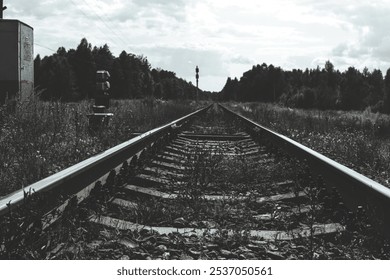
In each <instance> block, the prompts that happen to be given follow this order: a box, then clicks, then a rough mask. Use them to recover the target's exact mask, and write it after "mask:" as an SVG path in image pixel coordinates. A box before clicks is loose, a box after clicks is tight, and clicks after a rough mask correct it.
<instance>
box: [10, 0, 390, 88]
mask: <svg viewBox="0 0 390 280" xmlns="http://www.w3.org/2000/svg"><path fill="white" fill-rule="evenodd" d="M4 5H6V6H8V9H7V10H6V11H5V12H4V18H6V19H18V20H20V21H23V22H25V23H27V24H29V25H31V26H32V27H34V36H35V47H34V48H35V50H34V52H35V55H37V54H40V55H41V56H45V55H49V54H52V53H53V51H56V50H57V49H58V47H60V46H64V47H65V48H66V49H69V48H76V47H77V45H78V44H79V42H80V40H81V38H83V37H85V38H87V39H88V41H89V42H90V43H91V44H92V45H98V46H101V45H103V44H104V43H107V44H108V45H109V46H110V49H111V51H112V52H113V53H114V55H116V56H118V55H119V53H120V52H121V51H122V50H125V51H126V52H130V53H134V54H143V55H144V56H146V57H147V58H148V60H149V62H150V63H151V64H152V67H154V68H157V67H160V68H163V69H166V70H170V71H174V72H176V74H177V76H179V77H181V78H184V79H186V80H187V81H192V82H193V83H195V66H196V65H199V68H200V79H199V86H200V87H201V88H202V89H204V90H211V91H213V90H215V91H219V90H221V89H222V87H223V85H224V84H225V82H226V79H227V77H228V76H230V77H232V78H234V77H237V78H240V77H241V75H242V73H243V72H244V71H247V70H249V69H250V68H251V67H252V65H255V64H261V63H263V62H265V63H267V64H273V65H275V66H281V67H282V68H283V69H293V68H300V69H305V68H315V67H317V65H319V66H320V67H323V65H324V63H325V61H326V60H330V61H331V62H332V63H333V64H334V66H335V68H336V69H340V70H342V71H343V70H345V69H346V68H348V67H349V66H354V67H356V68H358V69H360V70H362V69H363V68H364V66H367V67H368V68H369V69H370V70H372V69H373V68H377V69H378V68H379V69H381V70H382V72H383V74H384V75H385V73H386V70H387V69H388V68H389V67H390V1H388V0H383V1H379V0H372V1H369V0H364V1H360V0H266V1H263V0H239V1H236V0H235V1H230V0H213V1H211V0H170V1H169V0H166V1H165V0H110V1H101V0H67V1H66V0H38V1H32V0H4Z"/></svg>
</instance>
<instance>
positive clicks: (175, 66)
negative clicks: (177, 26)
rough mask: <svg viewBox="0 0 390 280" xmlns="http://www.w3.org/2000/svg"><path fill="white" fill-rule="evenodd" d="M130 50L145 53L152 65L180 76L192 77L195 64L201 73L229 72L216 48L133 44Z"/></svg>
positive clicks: (210, 74)
mask: <svg viewBox="0 0 390 280" xmlns="http://www.w3.org/2000/svg"><path fill="white" fill-rule="evenodd" d="M132 50H134V51H136V52H137V53H143V54H144V55H146V56H147V57H148V60H149V61H150V62H151V64H152V66H153V67H161V68H163V69H167V70H171V71H174V72H176V73H177V74H178V75H179V76H182V77H192V76H193V75H194V73H195V66H196V65H198V66H199V68H200V72H201V74H202V75H206V76H227V75H228V74H229V73H228V71H227V70H226V67H225V66H224V64H225V62H224V60H223V55H222V53H220V52H219V51H217V50H202V49H191V48H174V47H166V46H163V47H159V46H153V47H139V46H133V47H132Z"/></svg>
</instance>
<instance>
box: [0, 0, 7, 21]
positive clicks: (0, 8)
mask: <svg viewBox="0 0 390 280" xmlns="http://www.w3.org/2000/svg"><path fill="white" fill-rule="evenodd" d="M5 9H7V6H3V0H0V19H2V18H3V11H4V10H5Z"/></svg>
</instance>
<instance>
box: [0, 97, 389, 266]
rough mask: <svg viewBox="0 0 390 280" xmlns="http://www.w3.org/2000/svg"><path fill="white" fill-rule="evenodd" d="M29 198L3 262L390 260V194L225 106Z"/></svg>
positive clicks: (10, 202) (23, 198) (7, 209)
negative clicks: (389, 251)
mask: <svg viewBox="0 0 390 280" xmlns="http://www.w3.org/2000/svg"><path fill="white" fill-rule="evenodd" d="M286 152H287V153H286ZM309 169H310V170H309ZM317 174H321V176H317ZM26 191H27V193H26V192H25V193H23V192H16V193H14V194H11V195H10V196H8V197H6V198H3V199H2V200H1V201H0V214H2V217H3V220H2V225H3V227H2V228H3V231H2V235H3V238H2V245H1V256H2V257H3V258H38V259H63V258H71V259H83V258H86V259H95V258H99V259H311V258H320V259H344V258H347V259H350V258H352V259H353V258H378V257H379V258H387V257H388V256H389V255H388V249H387V248H384V247H383V246H384V245H385V244H387V241H386V239H385V238H383V236H387V234H388V226H387V224H388V218H387V216H386V215H388V213H389V212H387V210H388V207H389V206H388V201H389V197H390V195H389V191H388V189H387V188H385V187H383V186H381V185H379V184H378V183H376V182H373V181H371V180H369V179H368V178H366V177H364V176H362V175H360V174H357V173H355V172H353V171H351V170H349V169H347V168H346V167H343V166H340V165H338V164H337V163H335V162H333V161H331V160H329V159H327V158H325V157H323V156H322V155H319V154H317V153H315V152H314V151H312V150H310V149H307V148H306V147H303V146H301V145H299V144H298V143H296V142H294V141H292V140H290V139H287V138H285V137H283V136H280V135H278V134H276V133H274V132H272V131H269V130H267V129H266V128H263V127H261V126H259V125H258V124H255V123H253V122H252V121H250V120H248V119H245V118H243V117H241V116H238V115H236V114H234V113H233V112H232V111H230V110H228V109H227V108H225V107H222V106H217V105H216V104H214V105H213V106H211V107H208V108H205V109H202V110H199V111H196V112H194V113H193V114H190V115H189V116H187V117H184V118H181V119H179V120H177V121H174V122H172V123H170V124H168V125H166V126H163V127H161V128H157V129H154V130H152V131H149V132H147V133H145V134H142V135H140V136H138V137H136V138H134V139H132V140H129V141H128V142H126V143H123V144H121V145H119V146H117V147H114V148H112V149H110V150H108V151H106V152H105V153H103V154H101V155H98V156H96V157H94V158H91V159H89V160H87V161H85V162H82V163H80V164H78V165H76V166H73V167H71V168H69V169H67V170H64V171H62V172H60V173H59V174H56V175H53V176H51V177H49V178H46V179H44V180H42V181H40V182H37V183H36V184H34V185H32V186H30V188H27V189H26ZM31 193H34V194H31ZM351 209H352V210H356V211H355V212H353V211H351ZM368 218H371V220H370V221H369V220H368ZM373 225H374V226H375V227H374V226H373ZM4 229H5V230H4ZM368 239H369V241H367V240H368ZM364 240H366V241H364ZM363 241H364V244H363ZM378 242H380V243H378Z"/></svg>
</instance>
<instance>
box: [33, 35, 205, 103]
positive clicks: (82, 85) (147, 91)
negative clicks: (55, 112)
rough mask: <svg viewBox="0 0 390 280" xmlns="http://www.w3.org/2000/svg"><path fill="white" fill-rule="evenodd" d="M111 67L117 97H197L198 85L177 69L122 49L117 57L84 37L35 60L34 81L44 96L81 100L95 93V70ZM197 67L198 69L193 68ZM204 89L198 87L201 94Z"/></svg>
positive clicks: (63, 99) (55, 98)
mask: <svg viewBox="0 0 390 280" xmlns="http://www.w3.org/2000/svg"><path fill="white" fill-rule="evenodd" d="M97 70H107V71H109V73H110V75H111V78H110V81H109V82H110V85H111V89H110V96H111V97H112V98H115V99H137V98H145V97H154V98H158V99H192V98H196V93H197V91H196V87H195V86H194V85H193V84H192V83H191V82H187V81H185V80H183V79H181V78H178V77H177V76H176V74H175V73H174V72H171V71H166V70H162V69H154V68H152V67H151V65H150V63H149V62H148V60H147V58H146V57H144V56H142V55H135V54H131V53H127V52H125V51H122V52H121V53H120V55H119V57H115V56H114V55H113V54H112V53H111V51H110V48H109V46H108V45H107V44H105V45H104V46H100V47H97V46H94V47H92V45H91V44H90V43H89V42H88V41H87V39H85V38H83V39H82V40H81V42H80V44H79V45H78V46H77V48H76V49H69V50H66V49H65V48H64V47H60V48H58V50H57V52H56V53H54V54H52V55H50V56H45V57H44V58H41V57H40V55H37V56H36V58H35V60H34V80H35V81H34V82H35V87H36V89H37V92H39V94H40V97H41V99H43V100H61V101H80V100H83V99H90V98H93V97H94V94H95V92H96V90H95V87H96V84H95V83H96V80H95V73H96V71H97ZM194 71H195V70H194ZM202 94H203V92H202V91H199V95H202Z"/></svg>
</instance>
